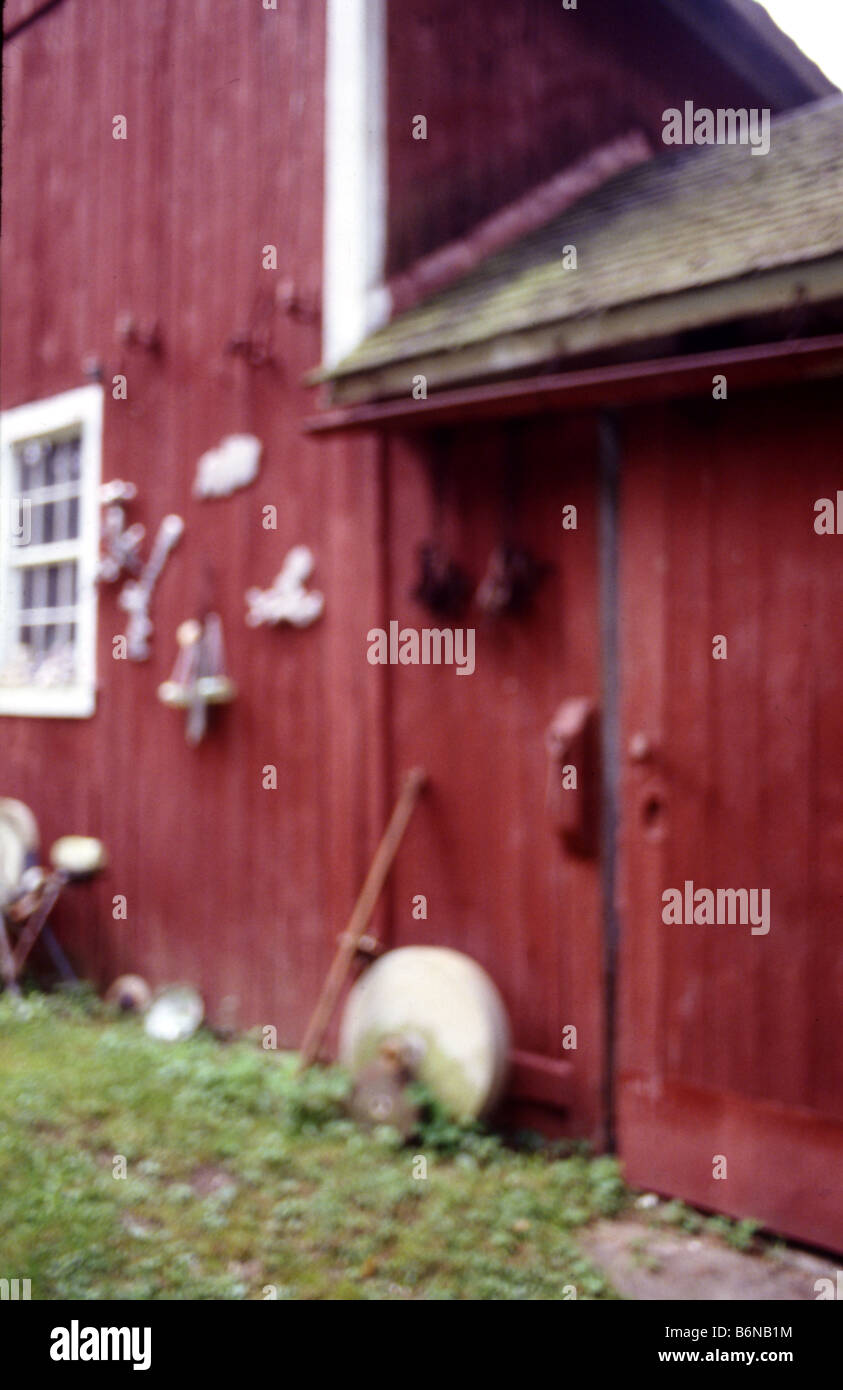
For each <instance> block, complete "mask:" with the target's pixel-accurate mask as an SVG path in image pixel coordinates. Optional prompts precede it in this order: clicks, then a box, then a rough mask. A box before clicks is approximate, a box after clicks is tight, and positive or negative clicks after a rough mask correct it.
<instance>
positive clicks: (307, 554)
mask: <svg viewBox="0 0 843 1390" xmlns="http://www.w3.org/2000/svg"><path fill="white" fill-rule="evenodd" d="M315 563H316V562H315V560H314V558H313V552H312V551H311V550H310V549H308V547H307V546H306V545H294V546H293V548H292V550H291V551H290V552H289V554H288V555H287V558H286V560H285V561H284V564H283V566H282V568H281V570H280V571H279V573H278V574H277V575H276V577H275V580H274V583H273V585H272V588H271V589H247V590H246V603H247V604H248V608H249V611H248V613H247V614H246V623H247V625H248V626H249V627H260V625H261V623H292V625H293V627H309V625H310V624H311V623H315V622H316V619H317V618H320V617H321V616H322V613H323V611H324V608H325V595H324V594H320V593H318V592H317V591H316V590H315V589H313V590H310V591H308V590H307V589H305V587H304V586H305V583H306V581H307V580H308V579H309V578H310V576H311V574H312V573H313V567H314V565H315Z"/></svg>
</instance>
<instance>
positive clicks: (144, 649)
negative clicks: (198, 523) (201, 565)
mask: <svg viewBox="0 0 843 1390" xmlns="http://www.w3.org/2000/svg"><path fill="white" fill-rule="evenodd" d="M183 530H184V522H183V521H182V519H181V517H180V516H176V515H175V513H174V512H171V513H170V515H169V516H165V517H164V520H163V521H162V522H161V525H160V526H159V527H158V535H157V536H156V537H155V543H154V545H153V547H152V554H151V555H150V557H149V559H148V560H147V562H146V564H145V566H144V570H143V574H142V575H141V577H140V579H137V580H130V581H129V583H128V584H124V586H123V588H122V590H121V591H120V597H119V598H118V600H117V602H118V603H119V604H120V607H121V608H122V609H123V610H124V612H126V613H128V614H129V626H128V630H127V632H126V639H127V654H128V657H129V660H130V661H147V660H148V658H149V655H150V647H149V639H150V637H151V636H152V619H151V618H150V616H149V605H150V602H151V600H152V593H153V590H154V588H155V584H156V581H157V579H158V576H159V574H160V573H161V571H162V569H163V568H164V563H165V561H166V559H167V556H168V555H169V553H170V551H171V550H172V548H173V546H174V545H175V544H176V542H177V540H178V539H179V537H180V536H181V533H182V531H183Z"/></svg>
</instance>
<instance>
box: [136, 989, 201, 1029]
mask: <svg viewBox="0 0 843 1390" xmlns="http://www.w3.org/2000/svg"><path fill="white" fill-rule="evenodd" d="M204 1017H205V1005H204V1003H203V1001H202V996H201V994H200V993H199V991H198V990H196V989H194V988H193V986H192V985H166V986H165V987H164V988H163V989H160V990H159V991H158V993H157V994H156V996H155V998H154V999H153V1001H152V1003H151V1004H150V1006H149V1008H148V1009H147V1011H146V1018H145V1020H144V1028H145V1029H146V1031H147V1033H148V1034H149V1036H150V1037H151V1038H160V1039H161V1040H162V1041H163V1042H183V1041H184V1039H185V1038H189V1037H191V1036H192V1035H193V1034H194V1033H195V1032H196V1029H197V1028H198V1027H199V1024H200V1023H201V1022H202V1019H203V1018H204Z"/></svg>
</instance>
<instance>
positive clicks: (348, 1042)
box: [340, 946, 510, 1120]
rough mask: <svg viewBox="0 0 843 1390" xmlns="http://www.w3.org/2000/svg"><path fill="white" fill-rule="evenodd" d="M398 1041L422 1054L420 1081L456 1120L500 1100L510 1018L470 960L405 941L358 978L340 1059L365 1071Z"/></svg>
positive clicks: (353, 1069) (345, 1014)
mask: <svg viewBox="0 0 843 1390" xmlns="http://www.w3.org/2000/svg"><path fill="white" fill-rule="evenodd" d="M396 1038H400V1039H403V1040H405V1041H406V1042H407V1044H408V1050H409V1052H410V1053H411V1054H413V1055H414V1056H415V1057H416V1058H417V1059H418V1060H417V1062H416V1066H415V1073H416V1075H417V1076H418V1079H419V1080H420V1081H422V1082H424V1084H425V1085H426V1086H427V1088H428V1090H430V1091H431V1092H432V1093H433V1094H434V1095H435V1096H436V1097H437V1098H438V1099H439V1100H440V1101H441V1102H442V1104H443V1105H444V1106H445V1107H446V1109H447V1110H448V1111H450V1113H451V1114H452V1115H454V1116H455V1117H456V1118H457V1119H460V1120H473V1119H477V1118H479V1117H480V1116H483V1115H486V1114H488V1113H489V1111H490V1110H492V1108H493V1107H494V1105H495V1103H496V1102H497V1100H498V1099H499V1098H500V1095H501V1092H502V1090H503V1087H504V1082H505V1080H506V1073H507V1066H508V1059H509V1046H510V1034H509V1023H508V1020H507V1016H506V1010H505V1008H504V1004H503V1000H502V999H501V997H500V995H499V993H498V991H497V989H496V988H495V986H494V984H493V983H492V981H491V980H490V979H489V976H488V975H487V974H486V972H485V970H483V969H481V967H480V966H479V965H478V964H477V962H476V961H473V960H471V959H470V957H468V956H464V955H462V954H461V952H459V951H451V950H448V949H447V948H445V947H442V946H405V947H401V948H400V949H399V950H396V951H389V952H387V953H386V955H383V956H381V957H380V959H379V960H378V961H376V962H375V964H374V965H372V966H371V967H370V968H369V970H367V971H366V973H365V974H364V975H362V976H361V977H360V979H359V980H358V981H357V983H356V984H355V985H354V988H353V989H352V990H351V993H350V994H349V996H348V1000H347V1002H346V1006H345V1009H344V1011H343V1016H342V1022H341V1024H340V1061H341V1062H342V1063H343V1065H344V1066H346V1067H348V1069H349V1070H350V1071H351V1072H352V1074H353V1075H355V1076H356V1075H359V1073H360V1072H361V1071H362V1070H363V1068H365V1067H367V1066H369V1065H370V1064H371V1063H372V1062H373V1061H375V1059H376V1058H377V1057H378V1056H379V1054H380V1049H381V1047H382V1045H383V1044H384V1043H385V1042H386V1040H387V1039H396Z"/></svg>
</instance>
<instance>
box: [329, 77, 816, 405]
mask: <svg viewBox="0 0 843 1390" xmlns="http://www.w3.org/2000/svg"><path fill="white" fill-rule="evenodd" d="M570 246H575V247H576V249H577V268H576V269H575V270H574V269H566V268H565V250H564V248H566V247H570ZM568 259H569V260H570V257H568ZM839 296H843V96H840V95H839V94H837V95H835V96H833V97H829V98H826V99H825V100H823V101H820V102H816V103H814V104H812V105H810V106H808V107H803V108H800V109H798V110H797V111H794V112H791V113H788V114H787V115H785V116H782V117H780V118H779V119H778V120H776V121H774V122H773V125H772V131H771V145H770V151H769V153H768V154H767V155H764V156H753V155H752V154H751V152H750V149H749V147H747V146H740V145H734V146H729V145H717V146H716V145H712V146H707V147H703V148H693V149H689V150H686V149H682V150H681V151H680V152H678V153H665V154H660V155H659V156H658V157H657V158H656V159H653V160H652V161H650V162H648V163H646V164H643V165H639V166H638V167H636V168H633V169H631V170H628V171H627V172H625V173H623V174H620V175H619V176H617V177H616V178H613V179H611V180H610V181H609V182H608V183H606V184H605V185H603V186H602V187H601V188H599V189H598V190H597V191H595V192H593V193H591V194H589V195H588V196H587V197H585V198H583V199H581V200H580V201H579V202H577V203H575V204H574V205H573V206H572V207H570V208H568V209H567V210H566V211H565V212H564V213H563V214H561V215H560V216H558V217H555V218H554V219H553V220H552V221H550V222H548V223H547V224H546V225H545V226H543V227H541V228H539V229H538V230H537V231H534V232H532V233H530V234H529V235H527V236H526V237H524V238H523V239H521V240H520V241H518V242H516V243H515V244H513V245H511V246H509V247H507V248H506V249H505V250H503V251H501V252H499V253H498V254H496V255H493V256H490V257H489V258H488V259H487V260H485V261H484V262H483V263H482V264H480V265H479V266H477V267H476V268H475V269H474V270H472V271H471V272H470V273H469V274H467V275H466V276H464V278H462V279H461V280H459V281H458V282H457V283H455V284H452V285H451V286H449V287H448V288H447V289H445V290H443V291H441V292H440V293H438V294H436V295H435V296H433V297H432V298H430V299H429V300H427V301H426V302H425V303H423V304H421V305H419V306H417V307H416V308H414V309H412V310H410V311H408V312H407V313H405V314H402V315H400V316H399V317H398V318H396V319H395V320H393V321H392V322H391V323H390V324H388V325H387V326H386V327H385V328H383V329H381V330H380V331H379V332H377V333H375V334H373V335H372V336H371V337H369V338H368V339H367V340H366V341H365V342H364V343H363V344H361V346H360V347H359V348H357V349H356V350H355V351H354V352H353V353H352V354H350V356H348V357H347V358H346V359H345V360H344V361H342V362H341V363H339V365H338V366H336V367H335V368H334V369H333V370H332V371H330V372H326V373H324V374H323V376H322V379H324V380H331V381H332V383H333V386H334V398H335V399H336V400H338V401H353V400H361V399H375V398H382V397H385V396H391V395H398V394H402V393H406V392H407V391H408V390H409V389H410V385H411V382H412V376H413V375H415V374H416V373H424V374H425V376H426V377H427V381H428V388H429V389H433V388H435V387H436V386H447V385H452V384H456V383H459V382H464V381H470V380H480V379H483V378H488V377H489V376H494V375H496V374H500V373H508V374H511V373H512V372H514V371H521V370H525V369H528V368H530V367H531V366H535V365H536V364H542V363H548V362H558V361H559V360H561V359H570V358H574V357H579V356H582V355H583V354H588V353H592V352H595V351H601V350H605V349H608V348H612V349H614V348H616V347H619V346H620V345H623V344H634V343H636V342H639V343H640V342H642V341H646V340H647V339H653V338H657V337H658V336H660V335H664V334H669V333H675V332H680V331H685V330H689V329H693V328H699V327H703V326H706V325H711V324H716V323H722V322H725V321H727V320H731V319H735V318H743V317H752V316H753V315H756V314H760V313H767V312H774V311H776V310H781V309H786V308H787V307H789V306H792V305H793V304H794V303H800V304H804V303H806V302H822V301H824V300H829V299H833V298H836V297H839Z"/></svg>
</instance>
